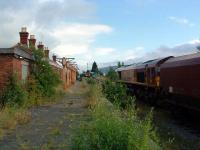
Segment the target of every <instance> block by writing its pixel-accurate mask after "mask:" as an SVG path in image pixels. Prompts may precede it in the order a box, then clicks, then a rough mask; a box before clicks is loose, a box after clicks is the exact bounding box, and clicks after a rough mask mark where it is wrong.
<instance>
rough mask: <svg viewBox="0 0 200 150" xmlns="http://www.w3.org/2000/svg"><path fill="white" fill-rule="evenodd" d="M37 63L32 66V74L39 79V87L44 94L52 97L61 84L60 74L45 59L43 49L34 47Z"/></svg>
mask: <svg viewBox="0 0 200 150" xmlns="http://www.w3.org/2000/svg"><path fill="white" fill-rule="evenodd" d="M33 54H34V57H35V64H34V65H33V67H32V75H33V76H34V79H35V80H37V86H38V89H40V91H41V93H42V95H43V96H47V97H50V96H52V95H54V94H55V87H56V86H58V85H59V84H60V82H61V81H60V79H59V75H58V74H57V73H56V72H54V70H53V69H52V67H51V65H50V64H49V62H48V61H47V60H45V59H44V53H43V51H42V50H41V49H37V50H35V49H33Z"/></svg>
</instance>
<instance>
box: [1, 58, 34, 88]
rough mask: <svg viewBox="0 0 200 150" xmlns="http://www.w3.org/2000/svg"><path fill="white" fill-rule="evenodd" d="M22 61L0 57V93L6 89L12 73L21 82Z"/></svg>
mask: <svg viewBox="0 0 200 150" xmlns="http://www.w3.org/2000/svg"><path fill="white" fill-rule="evenodd" d="M23 61H24V60H21V59H17V58H15V57H14V56H11V55H0V91H2V90H3V88H5V87H6V85H7V84H8V79H9V76H10V75H12V74H13V73H16V74H17V77H18V79H19V81H21V79H22V62H23ZM29 67H30V66H29ZM29 73H30V68H28V74H29Z"/></svg>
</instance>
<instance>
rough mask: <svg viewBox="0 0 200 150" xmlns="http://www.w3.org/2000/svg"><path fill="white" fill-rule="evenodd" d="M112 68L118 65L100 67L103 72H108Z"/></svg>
mask: <svg viewBox="0 0 200 150" xmlns="http://www.w3.org/2000/svg"><path fill="white" fill-rule="evenodd" d="M110 68H112V69H114V70H115V69H117V66H109V67H102V68H99V70H100V71H101V72H102V73H103V74H107V73H108V71H109V70H110Z"/></svg>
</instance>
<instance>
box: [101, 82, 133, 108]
mask: <svg viewBox="0 0 200 150" xmlns="http://www.w3.org/2000/svg"><path fill="white" fill-rule="evenodd" d="M102 87H103V88H102V89H103V93H104V95H105V96H106V98H107V99H108V100H109V101H111V102H112V103H118V104H120V106H121V107H123V108H125V107H126V106H127V105H130V104H131V103H132V102H133V101H134V99H135V98H134V97H131V96H128V95H127V92H126V91H127V89H126V86H125V85H123V84H121V83H116V82H112V81H111V80H106V81H105V82H104V83H103V85H102Z"/></svg>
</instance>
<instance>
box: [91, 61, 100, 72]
mask: <svg viewBox="0 0 200 150" xmlns="http://www.w3.org/2000/svg"><path fill="white" fill-rule="evenodd" d="M91 72H95V73H98V72H99V69H98V66H97V64H96V62H93V64H92V70H91Z"/></svg>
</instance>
